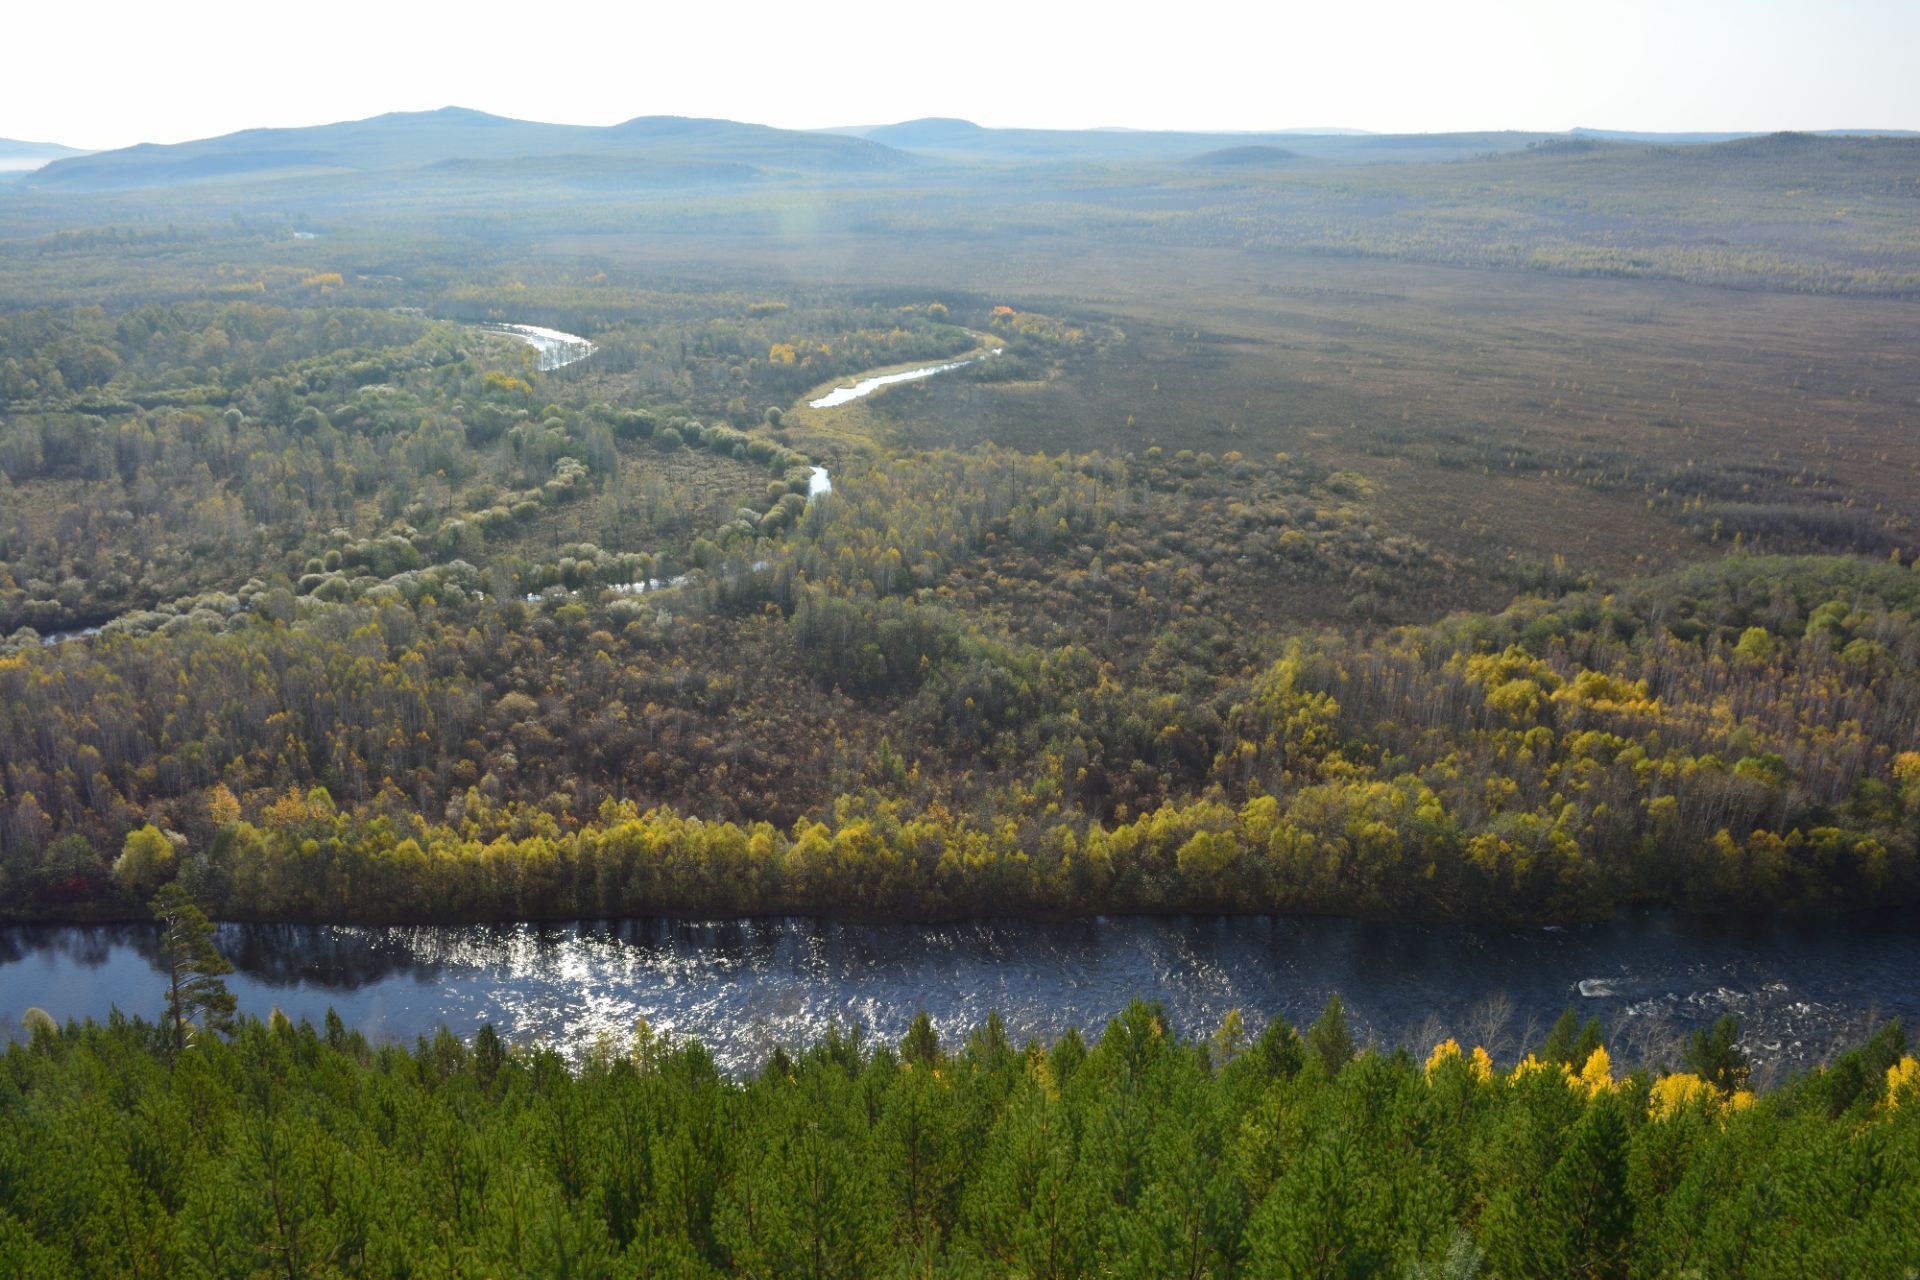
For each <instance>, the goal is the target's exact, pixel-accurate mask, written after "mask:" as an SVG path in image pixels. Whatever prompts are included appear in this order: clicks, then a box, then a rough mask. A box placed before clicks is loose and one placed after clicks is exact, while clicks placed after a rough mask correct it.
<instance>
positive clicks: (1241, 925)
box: [0, 914, 1920, 1075]
mask: <svg viewBox="0 0 1920 1280" xmlns="http://www.w3.org/2000/svg"><path fill="white" fill-rule="evenodd" d="M153 937H154V935H153V931H152V930H151V928H149V927H145V926H87V927H59V928H51V927H45V928H43V927H25V926H22V927H14V928H7V929H0V1030H4V1031H6V1032H9V1033H11V1032H13V1031H16V1030H17V1027H18V1020H19V1017H20V1014H21V1013H22V1012H23V1011H24V1010H25V1009H27V1008H28V1007H30V1006H35V1005H37V1006H40V1007H42V1008H45V1009H47V1010H49V1011H50V1012H52V1013H53V1014H54V1015H55V1016H56V1017H59V1018H63V1019H64V1018H78V1017H92V1018H96V1019H97V1018H104V1017H105V1016H106V1014H107V1013H108V1011H109V1009H111V1008H113V1007H116V1006H117V1007H119V1008H120V1009H122V1010H124V1011H127V1012H130V1013H142V1014H145V1015H148V1016H152V1015H153V1013H154V1012H155V1011H157V1010H158V1008H159V1006H160V995H161V982H160V978H159V975H158V973H157V972H156V970H155V968H154V965H153V961H152V953H153ZM220 945H221V948H222V950H223V951H224V952H225V953H226V954H227V956H228V957H229V958H230V959H231V960H232V961H233V962H234V964H235V965H236V967H237V969H238V972H237V973H236V974H235V975H234V976H233V978H231V979H230V982H231V983H232V985H233V987H234V988H235V990H236V991H237V992H238V993H239V995H240V999H241V1007H242V1008H243V1009H244V1010H248V1011H251V1012H254V1013H261V1014H264V1013H265V1012H267V1011H268V1010H269V1009H270V1008H272V1007H274V1006H278V1007H280V1008H281V1009H283V1010H285V1011H286V1012H287V1013H288V1014H289V1015H290V1016H292V1017H294V1018H296V1019H298V1018H303V1017H304V1018H310V1019H312V1020H314V1021H315V1022H318V1021H319V1020H320V1019H321V1018H322V1017H323V1016H324V1015H325V1013H326V1010H327V1008H328V1007H329V1006H332V1007H334V1008H336V1009H338V1010H339V1012H340V1014H341V1016H342V1017H343V1018H345V1019H346V1020H347V1021H348V1023H349V1024H352V1025H356V1026H358V1027H360V1028H361V1029H363V1030H365V1031H366V1032H367V1033H368V1034H369V1035H372V1036H374V1037H375V1038H377V1039H403V1040H404V1039H411V1038H412V1037H414V1036H416V1035H422V1034H429V1033H431V1032H432V1031H433V1030H434V1029H435V1028H437V1027H438V1026H440V1025H441V1024H442V1023H444V1024H445V1025H447V1026H448V1027H450V1028H452V1029H453V1030H454V1031H455V1032H457V1033H459V1034H461V1035H463V1036H467V1035H471V1034H472V1033H473V1032H474V1031H475V1030H477V1029H478V1028H479V1026H480V1025H481V1024H482V1023H483V1022H492V1023H494V1024H495V1025H496V1026H497V1027H498V1028H500V1030H501V1031H502V1033H503V1034H506V1035H507V1036H509V1038H511V1039H516V1040H521V1041H532V1040H541V1041H546V1042H549V1043H553V1044H556V1045H558V1046H560V1047H561V1048H563V1049H565V1050H566V1051H568V1052H569V1053H570V1054H575V1055H577V1054H579V1053H580V1052H583V1051H584V1050H586V1049H587V1048H589V1047H591V1045H592V1044H593V1043H594V1040H595V1039H596V1037H598V1036H600V1035H602V1034H606V1035H611V1036H615V1037H617V1038H621V1039H624V1038H625V1037H626V1036H627V1035H628V1034H629V1033H630V1032H631V1030H632V1029H633V1027H634V1025H635V1023H636V1021H637V1020H639V1019H641V1018H644V1019H646V1020H647V1021H648V1023H650V1024H651V1025H652V1026H653V1027H654V1029H655V1030H657V1031H665V1032H669V1033H673V1034H681V1035H697V1036H700V1037H701V1038H702V1039H704V1040H706V1041H707V1042H708V1044H709V1045H710V1046H711V1047H712V1048H713V1049H714V1052H715V1054H716V1056H717V1057H718V1058H719V1059H720V1061H721V1063H722V1064H723V1065H724V1066H726V1067H727V1068H728V1069H730V1070H734V1071H746V1070H750V1069H752V1068H754V1067H756V1066H757V1065H758V1064H759V1063H760V1062H761V1061H763V1060H764V1058H765V1056H766V1054H767V1053H768V1052H769V1051H770V1049H771V1048H772V1046H773V1045H774V1044H776V1043H788V1044H793V1043H798V1042H802V1041H806V1040H809V1039H811V1038H813V1037H814V1036H816V1035H817V1034H819V1033H820V1032H821V1031H823V1030H824V1029H825V1028H826V1027H827V1026H829V1025H831V1024H835V1023H838V1024H839V1025H841V1026H843V1027H844V1026H847V1025H849V1024H852V1023H856V1022H857V1023H860V1024H861V1025H863V1026H864V1027H865V1028H867V1030H868V1031H869V1032H871V1033H874V1034H877V1035H880V1036H883V1037H885V1038H888V1039H895V1038H898V1037H899V1036H900V1035H902V1034H903V1033H904V1032H905V1030H906V1027H907V1024H908V1022H909V1021H911V1019H912V1017H913V1015H914V1013H915V1011H916V1010H918V1009H921V1008H925V1009H926V1010H928V1011H929V1012H930V1013H931V1014H932V1015H933V1017H934V1020H935V1023H936V1024H937V1025H938V1027H939V1028H940V1030H941V1032H942V1034H943V1035H948V1036H955V1035H961V1034H964V1033H965V1032H966V1031H967V1030H969V1029H971V1028H972V1027H974V1026H975V1025H977V1024H978V1023H979V1022H980V1021H981V1020H982V1019H983V1018H984V1017H985V1016H986V1015H987V1013H988V1012H989V1011H990V1010H998V1011H999V1012H1000V1013H1001V1014H1002V1016H1003V1017H1004V1018H1005V1019H1006V1022H1007V1026H1008V1029H1009V1031H1010V1032H1011V1033H1012V1035H1013V1036H1014V1037H1015V1039H1016V1040H1022V1039H1025V1038H1027V1037H1029V1036H1034V1037H1040V1038H1042V1039H1047V1038H1051V1037H1053V1036H1056V1035H1058V1034H1060V1033H1061V1032H1063V1031H1065V1030H1066V1029H1067V1028H1068V1027H1070V1026H1079V1027H1083V1028H1095V1029H1097V1028H1098V1027H1099V1026H1100V1025H1101V1024H1102V1023H1104V1022H1105V1020H1106V1019H1107V1018H1108V1017H1110V1016H1112V1015H1113V1014H1114V1013H1115V1012H1117V1011H1118V1010H1119V1009H1121V1008H1122V1007H1123V1006H1124V1005H1125V1004H1126V1003H1127V1002H1128V1001H1129V1000H1131V999H1133V998H1135V997H1144V998H1147V999H1153V1000H1159V1001H1162V1002H1164V1004H1165V1006H1166V1008H1167V1010H1168V1012H1169V1014H1170V1015H1171V1017H1172V1019H1173V1021H1174V1022H1175V1023H1176V1025H1178V1026H1179V1027H1180V1028H1181V1029H1182V1030H1183V1031H1186V1032H1189V1033H1193V1034H1204V1033H1206V1032H1208V1031H1210V1030H1211V1029H1212V1028H1214V1027H1215V1026H1217V1025H1218V1024H1219V1022H1220V1019H1221V1017H1222V1016H1223V1015H1224V1014H1225V1013H1226V1011H1227V1010H1229V1009H1233V1008H1238V1009H1241V1010H1242V1011H1243V1012H1244V1014H1245V1016H1246V1017H1247V1019H1248V1022H1249V1024H1250V1025H1254V1026H1258V1025H1259V1023H1260V1021H1261V1020H1263V1019H1265V1018H1266V1017H1269V1016H1272V1015H1274V1014H1282V1015H1285V1016H1286V1017H1288V1018H1290V1019H1293V1020H1295V1021H1296V1022H1305V1021H1308V1020H1310V1019H1311V1018H1312V1017H1313V1016H1314V1014H1315V1013H1316V1012H1317V1011H1318V1010H1319V1009H1320V1007H1321V1005H1322V1004H1323V1003H1324V1002H1325V1000H1326V999H1327V997H1328V996H1329V995H1330V994H1333V993H1334V992H1338V993H1340V994H1341V996H1342V997H1343V998H1344V999H1345V1001H1346V1003H1347V1007H1348V1010H1349V1013H1350V1015H1351V1017H1352V1018H1353V1020H1354V1022H1355V1024H1356V1027H1357V1028H1358V1029H1359V1031H1360V1032H1361V1034H1362V1035H1363V1037H1364V1036H1372V1037H1375V1038H1378V1039H1381V1040H1384V1041H1388V1042H1393V1043H1398V1042H1403V1041H1404V1042H1409V1043H1415V1044H1421V1045H1424V1044H1426V1043H1430V1042H1431V1038H1433V1037H1436V1036H1437V1035H1439V1034H1440V1033H1442V1032H1445V1033H1447V1034H1453V1035H1458V1036H1460V1037H1462V1038H1463V1039H1469V1038H1470V1039H1472V1040H1474V1041H1479V1042H1486V1043H1488V1044H1489V1046H1490V1047H1492V1048H1494V1049H1495V1050H1496V1052H1498V1053H1500V1054H1502V1055H1503V1056H1511V1055H1512V1054H1514V1053H1517V1052H1518V1051H1519V1049H1520V1047H1521V1046H1522V1045H1523V1044H1528V1043H1533V1042H1535V1041H1537V1039H1538V1037H1539V1035H1540V1034H1541V1033H1542V1032H1543V1030H1544V1027H1545V1024H1546V1023H1547V1022H1549V1021H1551V1019H1552V1018H1553V1017H1554V1016H1555V1015H1556V1014H1558V1012H1559V1011H1560V1010H1561V1008H1563V1007H1564V1006H1565V1005H1566V1004H1568V1003H1572V1004H1574V1005H1576V1006H1578V1007H1579V1009H1580V1011H1581V1012H1582V1014H1583V1015H1584V1014H1588V1013H1594V1014H1599V1015H1600V1016H1601V1017H1602V1019H1603V1020H1604V1021H1605V1022H1606V1024H1607V1026H1608V1039H1609V1043H1610V1044H1612V1045H1613V1046H1615V1047H1616V1049H1617V1050H1619V1051H1621V1052H1622V1053H1624V1054H1625V1055H1627V1056H1630V1057H1633V1058H1636V1059H1637V1058H1642V1057H1648V1056H1652V1057H1659V1056H1661V1055H1663V1054H1664V1055H1665V1056H1667V1057H1669V1058H1671V1057H1672V1056H1673V1052H1674V1050H1673V1044H1674V1042H1675V1040H1676V1038H1677V1037H1678V1036H1680V1035H1682V1034H1684V1033H1685V1032H1687V1031H1689V1030H1691V1029H1692V1028H1694V1027H1696V1026H1700V1025H1704V1024H1705V1023H1706V1022H1708V1021H1710V1020H1711V1019H1713V1018H1715V1017H1717V1016H1718V1015H1720V1014H1721V1013H1724V1012H1728V1011H1732V1012H1735V1013H1738V1014H1740V1015H1741V1017H1742V1018H1743V1019H1744V1020H1745V1023H1746V1035H1745V1041H1746V1045H1747V1048H1748V1049H1749V1051H1750V1052H1751V1053H1753V1055H1754V1057H1755V1059H1756V1061H1757V1063H1758V1064H1759V1065H1760V1067H1761V1069H1762V1074H1763V1075H1765V1074H1766V1073H1767V1072H1768V1071H1770V1070H1772V1069H1774V1068H1776V1067H1778V1066H1781V1065H1799V1064H1804V1063H1808V1062H1813V1061H1818V1060H1819V1059H1820V1058H1821V1057H1823V1056H1824V1055H1825V1054H1826V1053H1827V1052H1828V1051H1829V1050H1830V1048H1831V1047H1832V1046H1833V1045H1834V1044H1835V1043H1850V1042H1852V1041H1854V1040H1857V1039H1858V1038H1859V1037H1860V1036H1861V1035H1862V1033H1863V1029H1864V1028H1865V1027H1866V1026H1867V1025H1868V1024H1869V1023H1870V1022H1871V1021H1872V1020H1875V1019H1877V1018H1880V1017H1885V1016H1890V1015H1893V1014H1899V1015H1901V1016H1903V1017H1905V1018H1906V1019H1907V1021H1908V1023H1909V1025H1912V1024H1913V1023H1915V1022H1916V1021H1920V990H1917V989H1916V975H1920V932H1916V931H1915V930H1914V929H1913V927H1912V924H1911V918H1910V917H1909V916H1900V915H1892V914H1888V915H1878V916H1872V917H1855V918H1850V919H1848V920H1846V921H1843V922H1831V921H1829V922H1825V923H1800V924H1752V923H1729V922H1726V921H1720V920H1712V919H1699V918H1692V917H1676V916H1669V915H1647V916H1641V917H1636V918H1632V919H1626V920H1620V921H1615V922H1611V923H1608V924H1603V925H1590V926H1580V927H1574V928H1567V929H1510V928H1465V927H1442V926H1422V925H1402V924H1377V923H1363V922H1355V921H1342V920H1325V919H1311V918H1309V919H1299V918H1196V917H1174V918H1159V919H1145V918H1135V917H1127V918H1111V919H1090V920H1083V921H1073V922H1065V923H1034V922H1022V921H979V922H970V923H963V924H952V925H934V926H914V925H870V924H846V923H836V922H831V921H817V920H801V919H783V920H741V921H725V922H719V923H695V922H684V921H665V920H644V921H625V922H617V923H582V924H575V925H503V926H464V927H400V928H384V927H383V928H359V927H346V926H306V925H301V926H292V925H224V926H222V927H221V930H220ZM1530 1026H1531V1030H1530V1029H1529V1028H1530Z"/></svg>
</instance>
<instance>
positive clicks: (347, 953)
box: [219, 924, 444, 991]
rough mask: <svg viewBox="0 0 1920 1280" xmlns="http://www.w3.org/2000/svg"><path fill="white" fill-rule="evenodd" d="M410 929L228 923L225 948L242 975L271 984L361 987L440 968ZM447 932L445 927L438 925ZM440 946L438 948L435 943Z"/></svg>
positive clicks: (223, 931)
mask: <svg viewBox="0 0 1920 1280" xmlns="http://www.w3.org/2000/svg"><path fill="white" fill-rule="evenodd" d="M412 932H413V931H412V930H407V929H345V928H335V927H332V926H328V925H304V924H225V925H221V926H220V938H219V946H220V950H221V952H222V954H224V955H225V956H226V957H227V959H229V960H231V961H232V962H233V967H234V968H235V969H237V970H239V971H240V973H241V974H243V975H244V976H246V977H248V978H250V979H252V980H254V981H256V982H262V983H266V984H267V985H269V986H276V987H290V986H294V985H296V984H298V983H302V982H304V983H309V984H311V985H314V986H321V987H327V988H330V989H333V990H336V991H357V990H359V989H360V988H361V987H365V986H369V985H371V984H373V983H376V982H382V981H385V980H386V979H388V978H400V977H408V978H414V979H419V980H424V979H427V978H431V977H434V976H435V975H437V974H438V973H439V972H440V969H441V968H442V965H441V962H440V960H439V959H438V958H437V956H436V951H435V950H429V951H424V952H423V951H422V950H421V949H420V948H419V947H418V946H417V945H416V944H415V940H414V939H412V938H411V937H410V936H409V935H410V934H411V933H412ZM436 932H444V931H438V930H437V931H436ZM436 950H437V949H436Z"/></svg>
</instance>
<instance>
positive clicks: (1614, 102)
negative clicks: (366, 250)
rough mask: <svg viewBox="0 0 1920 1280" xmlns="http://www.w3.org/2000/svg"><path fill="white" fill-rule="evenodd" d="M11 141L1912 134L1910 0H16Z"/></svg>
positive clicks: (3, 118) (5, 123)
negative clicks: (389, 124)
mask: <svg viewBox="0 0 1920 1280" xmlns="http://www.w3.org/2000/svg"><path fill="white" fill-rule="evenodd" d="M0 38H3V39H4V49H0V137H12V138H24V139H27V140H29V141H36V142H65V143H69V144H71V145H75V146H85V147H109V146H122V145H126V144H128V143H133V142H141V141H153V142H174V141H179V140H182V139H185V138H193V137H203V136H207V135H210V134H216V133H226V132H230V131H232V130H235V129H243V128H249V127H252V126H256V125H300V124H319V123H324V122H327V121H332V120H346V119H354V118H356V117H360V116H368V115H376V114H378V113H380V112H383V111H401V110H422V109H427V108H433V107H441V106H447V105H449V104H457V105H460V106H468V107H476V108H479V109H482V110H486V111H493V112H497V113H499V114H502V115H511V116H520V117H524V118H528V119H536V120H556V121H571V122H577V123H582V124H610V123H613V122H615V121H619V120H625V119H629V118H631V117H633V116H638V115H656V114H668V115H703V116H726V117H730V118H732V119H736V120H752V121H760V122H764V123H767V124H777V125H785V126H790V127H801V128H806V127H817V126H826V125H835V124H870V123H880V122H884V121H891V120H903V119H909V118H912V117H915V116H926V115H957V116H965V117H967V118H968V119H971V120H976V121H979V122H980V123H982V124H990V125H1031V126H1039V127H1077V126H1089V125H1131V126H1134V127H1138V128H1171V129H1270V128H1286V127H1302V126H1327V125H1338V126H1347V127H1352V128H1362V129H1374V130H1382V131H1432V130H1451V129H1501V128H1517V129H1566V128H1570V127H1572V126H1575V125H1586V126H1590V127H1601V128H1614V129H1657V130H1748V129H1751V130H1773V129H1824V128H1861V127H1873V128H1908V129H1915V128H1920V0H1820V2H1818V3H1815V2H1811V0H1746V2H1744V3H1743V2H1740V0H1659V2H1649V0H1587V2H1583V3H1579V4H1573V3H1557V2H1556V0H1533V2H1531V3H1506V2H1504V0H1459V2H1456V3H1451V4H1449V3H1444V2H1441V0H1379V2H1375V3H1368V2H1367V0H1348V2H1347V3H1345V4H1339V5H1336V4H1331V3H1324V2H1323V3H1319V4H1315V5H1312V6H1298V5H1292V4H1287V3H1277V2H1276V0H1258V2H1250V3H1245V4H1224V3H1218V2H1217V0H1199V2H1197V3H1189V4H1184V5H1170V4H1165V3H1157V4H1152V5H1142V4H1135V3H1130V2H1128V0H1119V2H1117V3H1107V4H1102V5H1095V4H1092V3H1080V4H1061V3H1052V2H1051V0H1026V2H1025V3H1018V4H1006V5H992V4H987V5H979V4H949V5H934V4H911V3H879V2H877V0H839V2H836V0H827V2H826V3H815V4H805V3H798V2H797V0H782V2H781V3H778V4H772V3H761V2H760V0H718V2H717V3H716V2H713V0H676V2H675V3H670V4H662V3H658V0H653V2H651V3H650V2H649V0H625V2H624V3H619V4H601V3H552V2H541V0H533V2H531V3H523V4H513V5H508V4H500V3H495V2H494V0H470V2H468V3H461V4H449V3H442V4H434V5H431V6H426V5H419V4H416V3H413V2H412V0H381V2H378V3H375V2H373V0H308V2H307V3H304V4H277V3H260V0H248V2H246V3H238V2H234V0H212V2H197V0H185V2H184V3H175V4H154V3H151V0H142V2H141V3H139V4H130V3H125V2H124V0H106V2H105V3H95V4H89V5H55V4H43V3H22V4H20V5H17V6H12V7H11V11H10V12H9V13H8V15H7V18H6V21H5V23H4V37H0Z"/></svg>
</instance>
